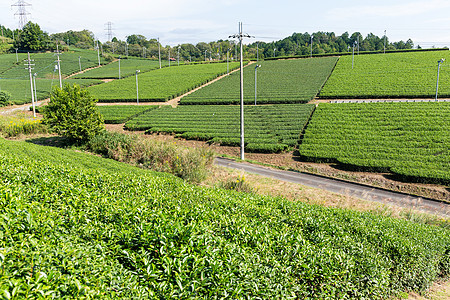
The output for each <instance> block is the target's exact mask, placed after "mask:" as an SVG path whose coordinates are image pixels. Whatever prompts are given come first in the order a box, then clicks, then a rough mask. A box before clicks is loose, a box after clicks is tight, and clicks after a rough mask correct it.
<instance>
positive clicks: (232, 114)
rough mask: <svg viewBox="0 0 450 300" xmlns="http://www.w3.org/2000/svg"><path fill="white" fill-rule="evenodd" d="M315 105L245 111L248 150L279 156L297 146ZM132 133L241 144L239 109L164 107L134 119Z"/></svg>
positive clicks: (226, 107) (259, 107)
mask: <svg viewBox="0 0 450 300" xmlns="http://www.w3.org/2000/svg"><path fill="white" fill-rule="evenodd" d="M313 110H314V105H306V104H303V105H302V104H300V105H299V104H297V105H265V106H249V107H248V108H246V109H245V127H246V129H245V130H246V134H245V139H246V150H247V151H250V152H269V153H271V152H279V151H283V150H285V149H287V148H292V147H294V146H296V145H297V143H298V140H299V139H300V134H301V133H302V131H303V128H304V126H305V125H306V123H307V121H308V119H309V117H310V116H311V113H312V111H313ZM125 128H126V129H129V130H147V131H148V132H165V133H176V134H177V136H179V137H182V138H186V139H197V140H205V141H210V142H216V143H220V144H221V145H230V146H238V145H239V144H240V123H239V106H231V105H227V106H222V105H195V106H187V105H186V106H183V105H181V106H178V107H177V108H172V107H162V108H160V109H157V110H151V111H148V112H145V113H144V114H142V115H140V116H138V117H136V118H133V119H131V120H130V121H128V122H127V123H126V124H125Z"/></svg>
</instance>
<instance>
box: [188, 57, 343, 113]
mask: <svg viewBox="0 0 450 300" xmlns="http://www.w3.org/2000/svg"><path fill="white" fill-rule="evenodd" d="M336 61H337V58H336V57H325V58H315V59H296V60H279V61H264V62H261V67H260V68H258V70H257V103H258V104H267V103H306V102H308V101H310V100H312V99H313V98H314V97H315V96H316V95H317V94H318V93H319V91H320V89H321V87H322V86H323V85H324V84H325V81H326V80H327V78H328V76H330V74H331V71H332V70H333V67H334V66H335V64H336ZM255 66H256V65H255V64H252V65H250V66H248V67H246V68H245V69H244V102H245V103H246V104H253V103H254V101H255ZM239 78H240V76H239V72H235V73H233V74H231V75H230V76H228V77H226V78H223V79H222V80H220V81H218V82H215V83H214V84H212V85H209V86H206V87H203V88H202V89H200V90H198V91H196V92H194V93H192V94H190V95H188V96H186V97H183V99H182V100H181V104H239V102H240V90H239Z"/></svg>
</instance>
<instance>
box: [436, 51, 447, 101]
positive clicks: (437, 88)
mask: <svg viewBox="0 0 450 300" xmlns="http://www.w3.org/2000/svg"><path fill="white" fill-rule="evenodd" d="M444 61H445V59H443V58H441V59H440V60H439V61H438V72H437V81H436V98H434V101H438V90H439V70H440V69H441V64H442V63H443V62H444Z"/></svg>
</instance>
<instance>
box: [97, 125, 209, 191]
mask: <svg viewBox="0 0 450 300" xmlns="http://www.w3.org/2000/svg"><path fill="white" fill-rule="evenodd" d="M88 147H89V149H90V150H91V151H93V152H95V153H98V154H102V155H104V156H105V157H108V158H112V159H115V160H118V161H122V162H126V163H130V164H135V165H139V166H141V167H144V168H148V169H152V170H155V171H159V172H167V173H171V174H173V175H175V176H178V177H180V178H183V179H185V180H187V181H190V182H201V181H202V180H204V179H205V178H206V176H207V174H208V168H209V166H211V165H212V162H213V159H214V153H213V152H212V151H210V150H208V149H205V148H198V149H197V148H182V147H178V146H176V144H174V143H168V142H158V141H153V140H149V139H143V138H141V137H139V136H138V135H129V134H123V133H117V132H107V131H104V132H101V133H100V134H98V135H96V136H95V137H94V138H92V139H91V140H90V142H89V144H88Z"/></svg>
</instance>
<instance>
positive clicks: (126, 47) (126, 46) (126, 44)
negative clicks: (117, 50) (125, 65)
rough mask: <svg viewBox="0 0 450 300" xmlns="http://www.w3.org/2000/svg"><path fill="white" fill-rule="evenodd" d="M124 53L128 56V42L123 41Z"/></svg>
mask: <svg viewBox="0 0 450 300" xmlns="http://www.w3.org/2000/svg"><path fill="white" fill-rule="evenodd" d="M125 55H126V56H127V57H128V43H125Z"/></svg>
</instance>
